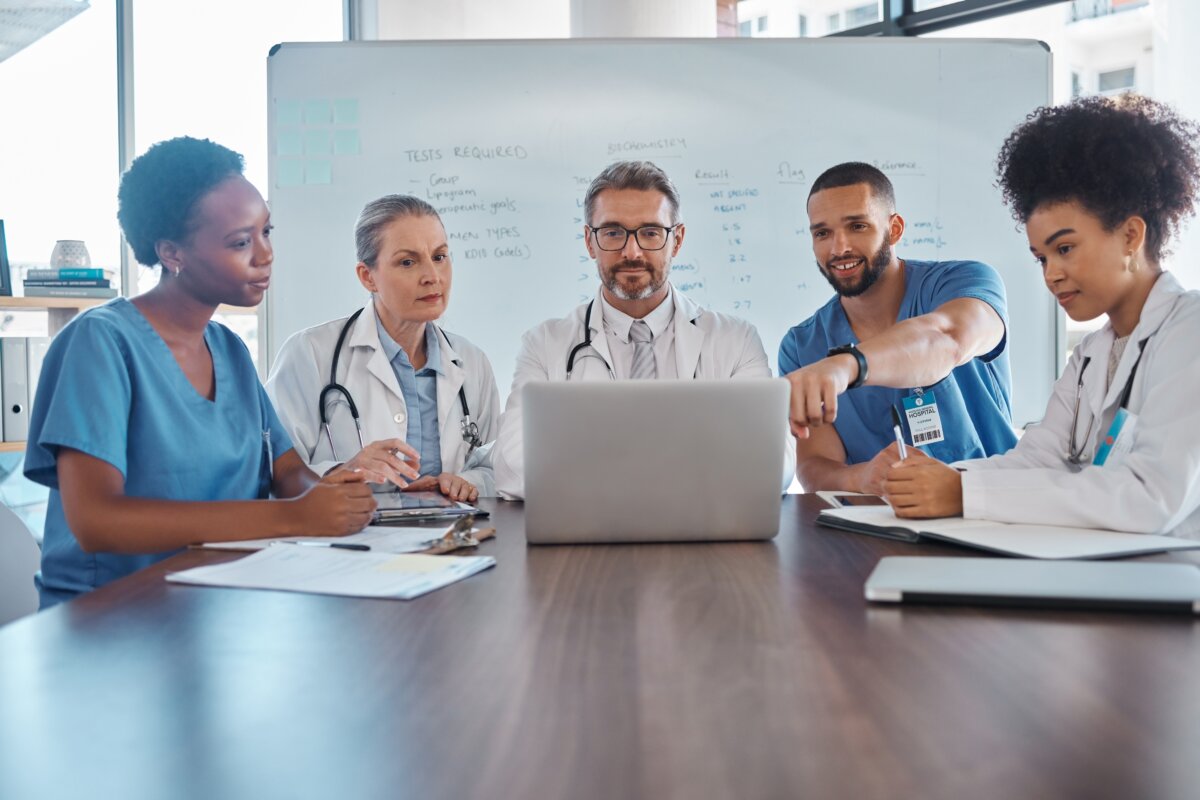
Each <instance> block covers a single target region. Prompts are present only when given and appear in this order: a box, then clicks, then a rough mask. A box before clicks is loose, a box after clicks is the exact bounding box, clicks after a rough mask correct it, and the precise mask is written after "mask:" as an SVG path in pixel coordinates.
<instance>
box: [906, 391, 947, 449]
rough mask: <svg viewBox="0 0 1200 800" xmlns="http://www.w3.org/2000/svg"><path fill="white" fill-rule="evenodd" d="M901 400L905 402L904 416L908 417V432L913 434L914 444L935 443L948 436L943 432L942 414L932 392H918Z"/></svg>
mask: <svg viewBox="0 0 1200 800" xmlns="http://www.w3.org/2000/svg"><path fill="white" fill-rule="evenodd" d="M901 402H903V403H904V416H906V417H908V432H909V433H911V434H912V443H913V444H914V445H917V446H918V447H919V446H921V445H924V444H935V443H937V442H940V441H942V440H944V439H945V438H946V435H945V433H943V432H942V415H941V412H939V411H938V407H937V400H935V399H934V397H933V395H932V394H916V395H913V396H911V397H905V398H904V399H903V400H902V401H901Z"/></svg>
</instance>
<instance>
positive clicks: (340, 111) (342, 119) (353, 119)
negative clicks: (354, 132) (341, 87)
mask: <svg viewBox="0 0 1200 800" xmlns="http://www.w3.org/2000/svg"><path fill="white" fill-rule="evenodd" d="M333 121H334V123H335V124H337V125H357V124H358V101H357V100H349V99H341V100H334V101H333Z"/></svg>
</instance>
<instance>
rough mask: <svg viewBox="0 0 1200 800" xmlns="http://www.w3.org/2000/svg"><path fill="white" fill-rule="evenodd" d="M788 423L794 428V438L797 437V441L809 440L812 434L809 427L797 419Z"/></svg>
mask: <svg viewBox="0 0 1200 800" xmlns="http://www.w3.org/2000/svg"><path fill="white" fill-rule="evenodd" d="M788 423H789V424H790V425H791V428H792V436H795V437H796V438H797V439H807V438H808V437H809V436H810V435H811V434H812V431H811V430H810V429H809V427H808V426H807V425H804V424H802V423H799V422H796V420H795V419H791V420H789V421H788Z"/></svg>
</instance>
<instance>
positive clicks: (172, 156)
mask: <svg viewBox="0 0 1200 800" xmlns="http://www.w3.org/2000/svg"><path fill="white" fill-rule="evenodd" d="M244 169H245V163H244V160H243V159H242V156H241V154H240V153H235V152H234V151H232V150H230V149H229V148H228V147H222V146H221V145H219V144H217V143H216V142H211V141H209V140H208V139H193V138H192V137H190V136H181V137H179V138H177V139H168V140H166V141H165V142H159V143H158V144H156V145H154V146H153V147H151V148H150V149H149V150H147V151H146V152H145V153H143V154H142V155H141V156H139V157H137V158H135V159H134V161H133V163H132V164H131V165H130V166H129V170H128V171H127V172H126V173H125V175H124V176H123V177H122V178H121V189H120V191H119V192H118V193H117V203H118V205H117V220H118V221H119V222H120V223H121V231H122V232H123V233H124V234H125V239H126V241H128V242H129V246H130V247H132V248H133V255H134V257H135V258H136V259H137V260H138V262H139V263H141V264H145V265H146V266H148V267H153V266H154V265H156V264H157V263H158V253H157V252H156V251H155V249H154V245H155V243H156V242H158V241H159V240H161V239H168V240H171V241H176V242H182V241H184V240H185V239H186V238H187V234H188V225H189V221H190V219H191V216H192V212H193V210H194V209H195V207H196V203H197V202H199V200H200V198H201V197H203V196H204V195H205V194H207V193H208V192H209V190H211V189H212V188H213V187H214V186H216V185H217V184H218V183H220V182H221V181H223V180H225V179H226V178H229V177H231V176H233V175H241V174H242V172H243V170H244Z"/></svg>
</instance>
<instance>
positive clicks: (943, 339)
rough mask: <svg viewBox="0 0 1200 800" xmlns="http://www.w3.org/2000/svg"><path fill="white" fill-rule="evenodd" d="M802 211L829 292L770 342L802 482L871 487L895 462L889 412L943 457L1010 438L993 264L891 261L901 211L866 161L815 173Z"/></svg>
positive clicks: (986, 451)
mask: <svg viewBox="0 0 1200 800" xmlns="http://www.w3.org/2000/svg"><path fill="white" fill-rule="evenodd" d="M808 217H809V230H810V232H811V234H812V241H813V253H814V254H815V255H816V257H817V266H818V268H819V269H820V270H821V274H823V275H824V276H825V278H826V280H828V281H829V284H830V285H831V286H832V287H833V289H834V291H836V292H837V295H836V296H834V297H833V298H832V299H831V300H830V301H829V302H828V303H826V304H825V305H824V306H822V307H821V308H820V309H819V310H818V311H817V313H815V314H813V316H812V317H810V318H809V319H807V320H805V321H804V322H802V323H800V324H799V325H797V326H796V327H794V328H792V329H791V330H790V331H788V333H787V335H786V336H784V338H783V343H782V344H781V345H780V348H779V372H780V374H783V375H786V376H787V379H788V381H789V382H790V383H791V388H792V398H791V413H790V416H791V426H792V433H793V434H794V435H795V437H796V475H797V477H798V478H799V480H800V483H801V484H802V485H803V486H804V488H805V490H806V491H810V492H812V491H819V490H842V491H853V492H867V493H871V494H878V493H879V492H880V490H881V489H882V484H881V481H882V479H883V475H884V473H885V472H886V471H887V469H888V468H889V467H890V466H891V465H892V464H893V463H894V462H895V461H896V460H897V459H898V457H899V456H898V453H897V450H896V445H895V444H894V442H895V434H894V433H893V421H894V419H896V418H897V417H898V418H899V420H900V422H901V424H902V426H903V434H904V437H905V439H906V440H907V441H909V442H911V443H913V444H915V445H917V446H920V447H921V448H922V449H923V450H924V451H925V452H927V453H928V454H929V455H931V456H933V457H935V458H937V459H938V460H940V461H943V462H947V463H949V462H953V461H959V460H962V459H967V458H983V457H985V456H990V455H995V454H997V453H1003V452H1006V451H1007V450H1008V449H1009V448H1011V447H1012V446H1013V445H1014V444H1016V441H1017V439H1016V435H1015V433H1014V432H1013V429H1012V426H1011V419H1012V412H1011V407H1010V395H1011V386H1012V380H1011V376H1010V374H1009V367H1008V352H1007V347H1006V345H1007V328H1008V316H1007V303H1006V300H1005V294H1004V284H1003V282H1002V281H1001V279H1000V276H999V275H998V274H997V273H996V271H995V270H994V269H992V268H991V267H989V266H988V265H986V264H981V263H979V262H978V261H914V260H907V259H901V258H900V257H899V256H897V255H896V253H895V251H894V250H893V247H894V246H895V245H896V243H897V242H899V241H900V238H901V237H902V236H903V235H904V219H903V218H902V217H901V216H900V215H899V214H897V213H896V200H895V192H894V190H893V188H892V183H891V181H890V180H888V178H887V176H886V175H884V174H883V173H882V172H881V171H879V170H878V169H876V168H875V167H873V166H871V165H870V164H862V163H857V162H851V163H846V164H839V165H837V166H835V167H832V168H830V169H828V170H826V171H825V172H824V173H822V174H821V176H820V177H819V178H817V180H816V181H814V182H813V185H812V189H811V190H810V192H809V196H808ZM893 409H894V411H895V414H893Z"/></svg>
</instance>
